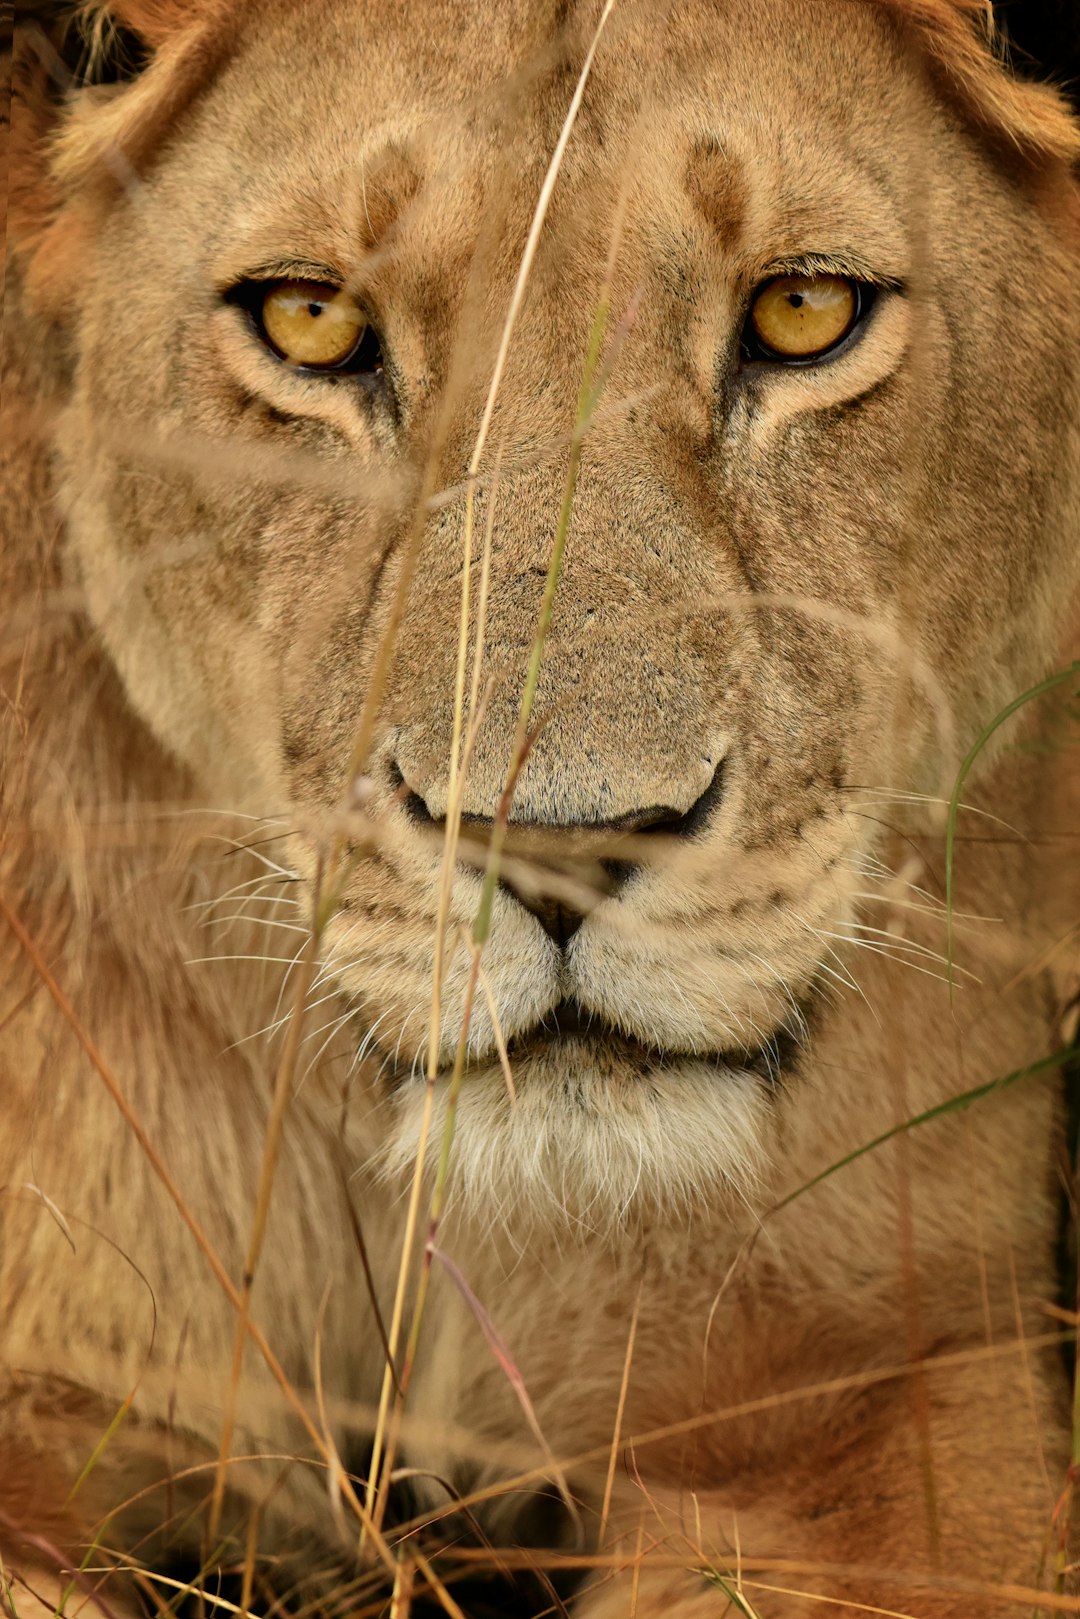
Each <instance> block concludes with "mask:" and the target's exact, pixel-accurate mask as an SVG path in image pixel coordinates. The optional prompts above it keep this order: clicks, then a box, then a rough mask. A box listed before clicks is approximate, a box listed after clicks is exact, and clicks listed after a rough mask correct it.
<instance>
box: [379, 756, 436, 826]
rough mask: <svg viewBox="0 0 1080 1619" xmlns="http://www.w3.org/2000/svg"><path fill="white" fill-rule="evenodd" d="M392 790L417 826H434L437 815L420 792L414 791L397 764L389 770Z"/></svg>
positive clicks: (392, 765)
mask: <svg viewBox="0 0 1080 1619" xmlns="http://www.w3.org/2000/svg"><path fill="white" fill-rule="evenodd" d="M387 777H388V779H389V784H390V791H391V793H392V794H393V795H394V797H395V798H396V799H397V801H398V803H399V804H400V805H401V807H402V809H403V810H404V811H405V813H406V815H407V816H408V817H409V820H410V821H413V822H414V823H415V824H416V825H417V826H434V825H435V816H434V815H432V813H431V811H430V810H429V809H428V807H427V805H426V804H425V803H424V800H423V799H422V798H421V796H420V794H419V793H415V792H413V790H412V788H411V787H410V786H409V784H408V782H407V781H406V780H405V777H404V776H403V775H402V774H401V771H400V770H399V769H398V767H397V765H396V764H391V765H390V768H389V770H388V771H387Z"/></svg>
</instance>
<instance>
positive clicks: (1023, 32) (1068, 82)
mask: <svg viewBox="0 0 1080 1619" xmlns="http://www.w3.org/2000/svg"><path fill="white" fill-rule="evenodd" d="M994 11H995V15H996V17H997V21H998V25H999V27H1000V29H1001V32H1002V34H1003V35H1004V37H1005V39H1006V40H1007V41H1008V44H1009V56H1010V59H1011V62H1012V65H1013V67H1014V69H1015V70H1016V72H1018V73H1020V74H1021V75H1023V76H1024V77H1029V78H1040V79H1046V80H1049V81H1050V82H1051V83H1052V84H1056V85H1059V86H1060V87H1061V88H1062V89H1063V90H1064V92H1065V94H1066V95H1067V96H1068V97H1069V99H1070V100H1071V101H1072V103H1073V105H1074V106H1075V107H1076V108H1077V109H1078V110H1080V4H1078V0H997V3H996V4H995V7H994Z"/></svg>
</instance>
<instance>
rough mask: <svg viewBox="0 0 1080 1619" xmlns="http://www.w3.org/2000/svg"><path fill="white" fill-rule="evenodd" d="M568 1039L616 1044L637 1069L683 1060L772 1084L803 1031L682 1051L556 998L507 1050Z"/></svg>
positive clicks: (527, 1051)
mask: <svg viewBox="0 0 1080 1619" xmlns="http://www.w3.org/2000/svg"><path fill="white" fill-rule="evenodd" d="M568 1040H581V1041H592V1042H596V1041H603V1042H604V1044H606V1045H613V1046H616V1047H619V1048H621V1049H622V1050H623V1051H624V1052H625V1054H626V1055H627V1057H628V1058H629V1059H630V1060H631V1061H632V1062H633V1063H634V1064H635V1066H637V1067H639V1068H641V1069H642V1070H643V1071H644V1070H646V1069H657V1068H661V1069H662V1068H666V1067H669V1066H672V1065H678V1064H681V1063H684V1062H700V1063H706V1064H708V1066H709V1067H711V1068H715V1069H716V1070H717V1072H723V1073H730V1072H731V1071H732V1070H735V1071H737V1072H739V1073H750V1074H754V1075H757V1076H759V1077H760V1078H762V1079H765V1080H767V1081H768V1082H769V1083H770V1084H776V1083H778V1082H779V1080H780V1079H781V1077H782V1076H783V1075H784V1074H785V1073H786V1072H787V1071H788V1070H789V1069H790V1068H791V1067H792V1066H793V1064H794V1062H795V1061H796V1060H797V1058H798V1056H799V1054H800V1052H801V1050H802V1048H803V1046H804V1045H805V1044H806V1040H807V1031H806V1028H805V1026H804V1027H803V1028H802V1029H800V1030H798V1031H796V1030H793V1029H791V1028H788V1027H786V1026H780V1027H778V1028H776V1029H774V1030H773V1032H772V1033H771V1034H770V1035H769V1036H767V1037H766V1038H765V1039H764V1040H762V1041H761V1043H760V1044H759V1045H758V1046H756V1047H751V1048H741V1049H738V1050H732V1049H728V1050H723V1051H688V1050H685V1049H680V1048H678V1047H673V1046H659V1045H653V1044H647V1043H646V1042H645V1041H642V1040H639V1039H637V1038H636V1037H635V1036H634V1035H630V1034H627V1033H626V1031H625V1030H623V1029H620V1028H619V1027H618V1026H617V1025H615V1024H613V1023H610V1022H609V1021H608V1020H607V1019H606V1018H605V1017H604V1016H603V1015H602V1014H601V1013H596V1012H590V1011H589V1010H588V1009H587V1008H586V1007H583V1006H582V1005H581V1003H580V1002H579V1001H576V1000H562V1001H560V1002H559V1003H558V1005H556V1006H554V1007H552V1009H551V1010H550V1011H549V1012H548V1013H546V1014H545V1016H544V1017H543V1018H542V1019H541V1020H540V1022H539V1023H538V1024H537V1025H535V1026H534V1027H533V1028H532V1029H529V1030H527V1031H526V1032H524V1033H523V1034H517V1035H514V1036H513V1038H512V1039H511V1040H510V1041H508V1043H507V1053H508V1055H509V1056H510V1057H511V1059H513V1057H515V1056H518V1057H528V1056H534V1055H536V1054H537V1053H538V1052H540V1051H542V1050H543V1049H544V1048H545V1047H550V1046H553V1045H558V1044H561V1043H562V1042H563V1041H568Z"/></svg>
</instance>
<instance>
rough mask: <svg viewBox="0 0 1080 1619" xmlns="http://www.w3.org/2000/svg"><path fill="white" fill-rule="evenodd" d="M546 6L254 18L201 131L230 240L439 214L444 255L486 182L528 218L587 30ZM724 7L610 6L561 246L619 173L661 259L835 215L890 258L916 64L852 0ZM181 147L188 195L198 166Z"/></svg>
mask: <svg viewBox="0 0 1080 1619" xmlns="http://www.w3.org/2000/svg"><path fill="white" fill-rule="evenodd" d="M470 10H471V8H470ZM562 11H563V8H561V7H560V8H558V10H557V9H556V8H555V7H554V6H552V7H551V8H546V7H539V8H533V9H532V10H530V11H529V12H528V13H527V16H526V18H524V19H523V15H522V13H521V10H520V8H516V7H514V6H512V5H509V4H507V5H496V6H491V7H484V8H477V11H476V15H481V14H482V15H483V17H484V19H485V20H484V26H483V27H477V26H476V23H475V16H473V18H472V20H471V21H470V22H469V23H468V24H467V25H464V24H463V25H462V26H461V27H459V26H458V24H457V22H451V21H449V20H445V22H441V21H440V18H439V16H438V14H437V10H433V9H429V8H427V7H420V8H413V7H410V6H402V7H400V8H389V9H388V10H387V14H386V17H385V19H383V18H382V17H380V18H379V19H378V22H377V25H373V24H372V23H371V21H370V19H368V18H367V17H366V16H365V21H364V24H363V25H362V26H361V25H358V24H356V23H353V24H351V25H348V26H347V25H346V19H344V18H343V16H342V8H341V6H340V4H337V3H335V0H327V3H326V4H325V5H324V7H323V8H322V12H321V13H320V11H319V9H318V8H309V7H304V8H303V12H302V13H301V12H300V11H299V8H297V7H295V6H294V5H290V4H285V3H282V4H279V5H277V6H276V7H275V8H274V9H272V10H271V11H269V12H268V13H266V14H263V13H262V12H260V18H259V27H258V28H257V29H255V30H252V31H251V33H250V35H249V36H247V37H245V39H244V40H243V42H242V45H241V47H240V49H239V50H238V51H237V52H236V54H235V56H234V58H233V60H232V61H231V63H230V64H229V66H228V68H227V69H226V71H225V72H224V73H223V74H222V76H221V79H220V82H218V83H216V84H215V85H213V86H211V87H210V88H209V90H208V93H207V95H206V97H205V99H204V102H203V104H202V107H201V110H200V118H199V120H198V125H197V133H198V135H201V136H202V137H203V139H204V141H205V143H206V144H212V145H213V146H214V147H215V149H216V152H217V153H219V154H227V156H224V155H222V156H217V157H211V158H210V160H209V166H208V171H207V178H206V191H207V200H208V199H209V195H210V193H211V191H212V192H213V194H214V195H215V197H216V201H217V205H218V208H217V215H218V217H219V218H221V217H227V218H228V219H229V221H230V225H231V229H230V232H229V240H228V243H227V246H228V248H229V249H230V250H231V249H232V248H233V247H234V245H235V243H234V239H235V237H236V235H237V234H238V233H239V234H240V235H242V236H246V237H248V238H250V239H251V241H252V243H253V245H254V244H255V243H256V242H258V241H260V240H261V239H262V238H263V237H264V236H266V235H267V234H269V233H273V231H274V230H275V229H277V230H287V231H288V232H289V233H290V234H291V235H292V236H294V237H297V238H298V246H304V245H305V242H304V241H303V240H302V238H303V235H304V233H305V232H306V233H307V234H308V237H309V238H314V240H313V241H312V244H311V245H312V247H314V246H316V245H320V246H321V247H322V249H323V251H326V249H327V247H328V246H329V247H332V248H334V250H335V251H337V252H338V253H339V254H340V253H342V252H345V251H347V250H350V249H351V250H353V251H355V248H356V245H357V244H356V235H355V233H356V230H357V228H361V229H362V228H363V227H365V226H366V227H369V228H370V227H374V230H375V231H376V233H379V234H382V233H383V232H384V231H385V229H386V227H387V226H389V225H390V224H392V223H393V222H395V221H396V220H397V219H398V218H399V216H401V215H402V214H403V213H404V214H406V215H407V220H408V228H409V230H410V231H411V232H412V233H413V234H414V236H415V237H417V238H423V237H424V235H425V232H427V231H430V229H431V228H432V225H433V224H434V225H436V226H437V229H438V233H439V239H438V242H437V243H433V244H431V245H432V246H434V247H437V248H438V250H439V251H440V252H441V253H442V255H443V256H444V258H449V257H452V256H453V255H454V253H455V251H461V250H468V248H469V247H471V245H472V243H473V242H474V241H475V239H476V236H477V234H478V232H479V230H480V227H481V225H482V224H483V222H484V218H485V208H486V205H487V203H488V201H489V198H490V193H491V189H492V187H493V186H495V187H497V188H498V189H499V193H500V206H501V207H502V208H503V209H505V210H506V211H507V212H508V213H512V212H516V213H517V214H519V215H520V216H522V217H523V218H526V221H527V215H528V213H529V212H531V209H532V207H533V205H534V203H535V199H536V194H537V190H538V187H539V184H540V182H541V181H542V178H543V173H544V170H545V168H546V165H547V163H548V161H549V159H550V157H551V153H552V151H553V149H554V146H555V144H556V141H557V139H558V136H559V132H560V127H561V124H562V121H563V118H564V117H565V114H566V109H567V105H568V103H569V101H570V97H571V95H572V93H573V89H574V82H575V80H576V77H577V74H578V72H579V71H580V68H581V65H582V60H583V56H584V53H585V50H586V48H587V44H588V40H587V37H586V35H585V31H584V30H583V29H580V30H578V32H577V34H575V32H574V30H573V29H570V30H567V28H566V27H565V25H564V26H563V27H562V28H559V27H558V26H557V24H558V18H559V15H561V13H562ZM738 13H739V14H738V15H736V14H735V8H732V7H727V6H722V5H719V4H717V3H715V0H714V3H708V4H705V3H702V4H697V5H686V4H683V5H679V6H674V7H670V8H668V7H661V8H646V7H643V6H640V5H639V6H636V7H630V8H628V10H627V13H626V16H625V17H623V16H621V15H619V14H614V15H613V18H612V20H611V22H610V23H609V27H608V33H607V35H606V37H605V38H604V40H603V41H602V42H601V47H600V49H599V50H598V52H597V55H596V57H595V59H594V61H593V63H592V67H591V71H590V75H589V80H588V83H587V85H586V86H585V90H584V97H583V101H582V106H581V111H580V113H579V116H578V118H577V121H576V125H575V129H574V135H573V139H572V140H571V142H570V144H569V146H568V148H567V150H566V152H565V154H564V156H563V159H562V163H561V168H560V182H559V187H558V190H557V193H556V195H555V196H554V198H553V199H552V217H553V219H557V218H558V217H559V215H560V213H561V214H563V215H572V216H573V226H574V229H573V230H572V231H570V230H568V231H567V232H566V233H565V234H564V240H565V242H567V243H570V242H571V241H573V242H574V243H575V244H576V248H577V251H578V252H580V253H587V252H590V251H593V252H595V243H594V242H592V241H591V240H590V238H591V237H593V236H594V235H595V234H596V231H595V230H591V231H590V230H589V229H588V226H589V224H590V223H591V222H593V223H595V205H596V204H595V198H596V194H597V193H598V192H600V193H606V194H607V196H608V197H609V199H610V198H611V197H612V195H613V193H616V192H618V191H620V190H622V189H623V188H624V185H625V176H626V173H627V170H628V168H629V169H630V170H631V171H632V178H631V180H630V183H629V187H628V190H629V202H630V205H631V208H630V211H631V213H632V214H635V215H636V216H637V219H638V221H639V228H638V237H639V239H640V240H641V242H642V245H643V246H644V245H645V244H646V243H647V245H648V247H649V248H650V249H651V251H653V252H654V253H666V254H667V256H669V257H677V256H678V250H679V248H680V247H681V246H684V245H685V244H684V242H683V241H682V240H681V239H680V237H679V236H678V235H677V234H676V233H677V232H678V231H679V229H680V228H685V227H686V226H687V225H688V224H690V223H693V224H696V225H702V224H705V225H708V226H711V227H712V228H714V229H715V230H716V231H718V232H719V233H720V234H721V235H722V236H723V237H724V238H725V239H726V240H727V241H728V243H729V244H732V245H733V244H735V243H739V242H741V243H743V245H744V246H746V247H747V248H748V249H752V250H754V251H759V252H760V251H762V250H765V251H767V250H769V249H774V248H779V250H780V251H783V249H784V247H785V246H786V245H788V244H789V243H796V244H797V246H798V247H799V248H803V247H805V245H806V237H807V235H808V234H809V235H810V236H813V235H815V234H818V235H820V233H821V232H822V231H823V230H825V229H828V230H829V231H830V232H831V234H832V235H833V236H834V237H835V236H839V237H840V238H841V239H858V240H860V241H861V242H863V244H864V245H865V246H866V248H867V249H868V250H869V251H871V252H873V253H874V254H876V255H878V256H879V257H882V258H884V259H886V260H887V261H888V263H887V266H886V268H887V269H888V270H889V273H893V274H896V275H899V274H901V273H902V271H903V266H902V264H901V263H900V260H901V259H902V257H903V254H904V244H903V241H902V225H903V221H904V220H905V218H906V216H907V215H908V214H909V213H910V211H911V209H910V206H909V200H910V199H909V196H908V195H906V193H910V192H911V189H912V186H911V165H912V150H911V149H906V147H905V142H909V143H914V142H916V141H921V140H922V138H923V137H924V136H925V133H926V127H925V118H926V113H927V105H928V98H927V96H926V93H925V89H924V87H923V86H922V84H921V82H920V77H919V74H918V73H917V71H915V70H914V69H913V68H912V66H911V64H910V62H908V60H907V58H906V57H905V55H904V52H903V51H902V50H901V49H899V48H898V46H897V42H896V41H895V39H894V38H893V37H892V35H891V34H890V32H889V30H888V29H887V28H886V27H885V26H884V24H883V22H882V20H881V18H880V17H879V15H878V14H877V12H876V10H875V9H874V8H871V7H868V6H866V5H864V4H857V3H854V0H834V3H833V4H831V5H826V6H814V5H812V4H809V3H807V0H796V4H794V5H789V4H785V5H782V6H781V5H780V4H778V3H775V0H762V3H760V4H758V5H756V6H755V7H753V8H745V7H742V8H738ZM320 15H322V16H323V17H324V19H325V22H324V24H323V25H322V26H320V22H319V18H320ZM545 18H546V21H545V20H544V19H545ZM579 36H580V37H579ZM905 67H906V68H907V71H906V72H905V71H904V69H905ZM883 126H887V127H888V128H889V129H890V131H891V138H890V141H888V142H883V141H882V128H883ZM175 161H176V162H178V163H179V164H181V165H183V166H184V180H185V182H186V184H187V186H188V188H189V189H190V188H191V187H192V186H194V189H195V192H196V193H197V192H198V191H199V189H200V176H199V175H198V174H195V175H194V176H193V175H192V174H191V173H190V167H189V160H188V159H185V157H184V155H183V153H178V154H177V158H176V160H175ZM924 161H925V157H924ZM510 164H512V168H513V173H514V181H515V183H514V186H513V188H512V190H511V194H510V195H509V196H507V195H506V194H505V193H506V189H507V188H506V169H507V167H508V165H510ZM223 188H224V190H225V193H226V195H227V196H229V199H230V201H229V205H228V206H226V207H222V206H221V204H222V201H223V198H222V189H223ZM203 205H204V200H203V199H202V198H198V199H197V200H196V197H195V196H191V198H190V203H189V206H190V207H191V208H192V209H193V210H194V209H195V208H201V207H202V206H203ZM635 205H636V206H635ZM358 212H359V213H360V214H361V215H362V219H361V221H360V226H359V227H358V224H357V218H356V216H357V213H358ZM607 212H610V209H608V210H607ZM643 221H649V222H651V225H652V229H651V231H647V230H645V229H644V226H643V224H642V222H643ZM489 223H490V220H489ZM583 227H584V239H583ZM209 234H210V236H211V237H213V236H214V235H216V233H215V232H210V233H209ZM632 234H633V232H631V235H632ZM898 238H901V239H899V240H898Z"/></svg>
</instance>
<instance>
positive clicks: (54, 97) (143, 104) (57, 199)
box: [0, 0, 244, 309]
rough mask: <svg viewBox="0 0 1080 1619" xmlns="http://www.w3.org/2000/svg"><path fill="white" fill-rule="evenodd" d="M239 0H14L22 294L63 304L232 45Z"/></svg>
mask: <svg viewBox="0 0 1080 1619" xmlns="http://www.w3.org/2000/svg"><path fill="white" fill-rule="evenodd" d="M243 5H244V0H28V3H25V0H16V4H15V8H14V19H13V24H12V23H7V24H6V26H5V27H4V32H3V35H0V50H2V51H3V54H4V56H5V58H6V63H5V66H8V67H9V70H10V77H11V98H10V105H11V111H10V134H9V137H8V139H9V149H8V168H9V186H8V201H9V215H8V243H9V247H10V249H11V250H12V251H13V252H14V254H15V256H16V258H17V260H19V261H20V262H21V263H22V265H23V266H24V269H25V274H26V287H27V292H28V294H29V295H30V297H31V298H32V300H34V301H36V302H37V303H38V304H39V305H40V306H41V307H42V308H43V309H59V308H60V307H61V306H62V304H63V301H64V299H65V297H66V296H67V294H68V291H69V289H70V287H71V285H72V273H73V272H74V273H76V274H77V263H78V257H79V246H80V242H81V241H82V240H83V233H84V232H85V230H86V229H87V228H88V227H90V226H91V225H92V223H93V218H94V216H95V214H97V215H100V212H101V209H102V207H103V206H105V205H106V204H107V202H108V199H109V196H110V195H114V194H115V193H116V191H117V188H118V187H120V186H123V185H126V184H130V183H131V181H132V179H133V178H137V176H138V174H139V172H140V171H141V169H142V168H143V167H144V165H145V164H147V163H148V162H150V161H151V160H152V156H153V153H154V152H155V151H156V150H157V149H158V148H159V146H160V145H161V144H162V143H163V142H164V141H165V140H167V139H168V136H169V133H170V130H171V129H172V128H173V127H174V126H175V124H176V121H177V120H178V119H179V118H180V117H181V115H182V114H183V111H184V109H185V107H186V106H187V104H188V103H189V102H190V101H191V99H192V98H193V97H194V96H195V95H197V94H198V93H199V91H200V89H201V88H202V87H203V86H205V85H206V84H208V83H209V82H210V80H211V78H212V77H213V75H214V73H215V71H216V70H217V68H218V66H219V65H220V63H221V62H222V60H223V59H224V57H225V56H226V55H227V53H228V49H229V45H230V41H231V39H233V38H235V34H236V23H237V21H238V19H239V17H240V14H241V12H242V10H243Z"/></svg>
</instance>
